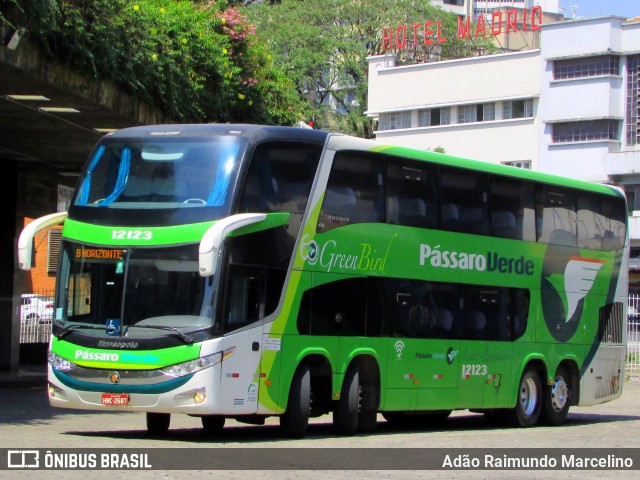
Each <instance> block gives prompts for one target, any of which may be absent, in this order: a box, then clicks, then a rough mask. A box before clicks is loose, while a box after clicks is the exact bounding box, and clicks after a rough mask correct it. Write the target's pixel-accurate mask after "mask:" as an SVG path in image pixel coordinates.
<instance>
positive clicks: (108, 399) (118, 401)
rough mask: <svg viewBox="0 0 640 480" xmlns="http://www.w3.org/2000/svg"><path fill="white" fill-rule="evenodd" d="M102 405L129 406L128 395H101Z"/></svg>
mask: <svg viewBox="0 0 640 480" xmlns="http://www.w3.org/2000/svg"><path fill="white" fill-rule="evenodd" d="M102 404H103V405H113V406H116V405H117V406H126V405H129V395H128V394H126V393H103V394H102Z"/></svg>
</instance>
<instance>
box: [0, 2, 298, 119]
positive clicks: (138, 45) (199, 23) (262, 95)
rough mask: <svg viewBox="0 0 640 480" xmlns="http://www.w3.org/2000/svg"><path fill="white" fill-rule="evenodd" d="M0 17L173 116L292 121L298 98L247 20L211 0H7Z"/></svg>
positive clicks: (55, 52) (73, 63) (47, 49)
mask: <svg viewBox="0 0 640 480" xmlns="http://www.w3.org/2000/svg"><path fill="white" fill-rule="evenodd" d="M1 6H2V9H1V10H0V11H1V12H2V17H3V18H4V19H5V21H6V22H7V23H9V24H10V25H11V26H12V27H14V28H24V29H26V31H27V32H28V35H29V37H30V38H31V39H32V40H33V41H34V42H36V43H38V44H39V45H40V46H41V48H42V49H43V50H44V51H45V52H48V53H49V54H50V55H51V56H53V57H55V58H56V59H58V60H60V61H62V62H64V63H65V64H66V65H68V66H69V67H70V68H73V69H76V70H78V71H80V72H82V73H83V74H84V75H86V76H88V77H90V78H94V79H98V80H101V79H108V80H113V81H115V82H116V83H118V84H119V85H121V86H122V87H123V88H125V89H126V90H128V91H130V92H131V93H133V94H135V95H138V96H139V97H141V98H142V99H144V100H146V101H147V102H149V103H152V104H154V105H156V106H157V107H159V108H160V109H161V110H163V111H164V112H166V113H167V114H169V115H170V116H171V117H173V118H174V119H176V120H177V121H189V122H250V123H267V124H280V125H291V124H294V123H295V122H296V121H297V120H298V119H299V118H300V116H301V115H302V112H303V111H304V104H303V102H301V100H300V97H299V95H297V93H296V90H295V88H294V86H293V83H291V82H290V81H289V80H288V79H287V77H286V76H285V75H284V74H283V73H282V72H281V71H280V69H279V68H278V65H277V64H275V63H274V62H273V60H272V55H271V54H270V52H269V51H268V50H267V49H266V48H265V46H264V45H262V44H260V43H259V42H258V41H257V38H256V36H255V29H254V27H253V26H252V25H251V24H249V22H248V20H247V19H246V18H245V17H244V15H243V14H241V13H240V12H239V11H238V10H237V8H235V7H233V6H231V7H230V6H229V5H228V3H227V2H226V1H213V0H207V1H205V0H194V1H189V0H173V1H169V0H10V1H5V2H3V3H2V4H1Z"/></svg>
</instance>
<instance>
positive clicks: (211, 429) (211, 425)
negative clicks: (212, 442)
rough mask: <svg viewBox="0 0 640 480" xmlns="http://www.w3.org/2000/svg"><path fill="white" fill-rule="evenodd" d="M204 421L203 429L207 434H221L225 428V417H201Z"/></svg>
mask: <svg viewBox="0 0 640 480" xmlns="http://www.w3.org/2000/svg"><path fill="white" fill-rule="evenodd" d="M200 420H201V421H202V428H204V430H205V432H207V433H220V432H221V431H222V429H223V428H224V421H225V418H224V417H220V416H218V415H205V416H203V417H200Z"/></svg>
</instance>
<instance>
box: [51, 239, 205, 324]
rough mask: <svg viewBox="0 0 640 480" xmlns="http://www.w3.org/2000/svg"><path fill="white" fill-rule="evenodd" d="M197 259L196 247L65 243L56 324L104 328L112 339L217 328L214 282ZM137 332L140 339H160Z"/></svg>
mask: <svg viewBox="0 0 640 480" xmlns="http://www.w3.org/2000/svg"><path fill="white" fill-rule="evenodd" d="M160 250H161V251H160ZM197 258H198V251H197V245H187V246H180V247H171V248H162V249H157V248H156V249H120V248H94V247H88V246H83V245H79V244H75V243H71V242H65V244H64V247H63V252H62V265H63V268H62V269H61V270H62V271H61V278H60V282H61V284H60V287H62V288H60V289H59V295H61V297H62V298H59V299H58V305H60V306H61V308H58V309H57V311H56V316H55V321H56V323H58V322H63V323H62V324H59V323H58V324H59V325H61V326H63V327H67V326H69V325H74V324H75V325H78V326H79V327H81V326H85V327H88V328H91V327H92V326H99V327H100V329H101V330H103V332H104V331H105V330H106V333H107V334H109V335H124V334H125V333H126V332H127V331H128V330H129V329H130V328H131V327H146V328H150V327H153V328H155V329H158V328H159V329H162V328H169V327H170V328H171V329H179V330H180V331H181V332H183V333H188V332H192V331H201V330H202V329H203V328H206V327H212V326H214V327H215V325H214V322H215V320H214V313H213V310H214V294H213V293H214V279H213V277H201V276H200V275H199V273H198V261H197ZM134 330H136V332H135V334H136V336H138V335H143V336H147V335H153V336H158V335H161V333H159V332H158V331H157V330H156V331H151V330H148V331H147V332H148V333H142V329H137V328H136V329H134ZM139 330H140V331H139ZM209 330H210V331H211V332H212V333H215V332H213V331H212V330H211V329H209ZM213 330H215V328H213ZM132 332H133V330H131V331H129V333H130V334H132Z"/></svg>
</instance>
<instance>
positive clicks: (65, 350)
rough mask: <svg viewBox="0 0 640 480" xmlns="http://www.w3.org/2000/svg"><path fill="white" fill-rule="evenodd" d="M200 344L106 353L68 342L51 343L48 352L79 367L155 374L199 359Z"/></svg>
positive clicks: (55, 339)
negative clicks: (170, 366)
mask: <svg viewBox="0 0 640 480" xmlns="http://www.w3.org/2000/svg"><path fill="white" fill-rule="evenodd" d="M200 347H201V344H199V343H194V344H192V345H181V346H178V347H172V348H163V349H158V350H109V349H102V348H100V349H97V348H88V347H80V346H78V345H74V344H73V343H71V342H67V341H65V340H60V339H59V338H57V337H55V336H54V337H52V339H51V351H52V352H53V353H55V354H57V355H59V356H61V357H62V358H64V359H67V360H69V361H71V362H74V363H76V364H78V365H80V366H81V367H87V368H101V369H114V368H119V369H128V370H156V369H158V368H162V367H167V366H169V365H175V364H176V363H181V362H187V361H189V360H194V359H196V358H198V357H199V356H200Z"/></svg>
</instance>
